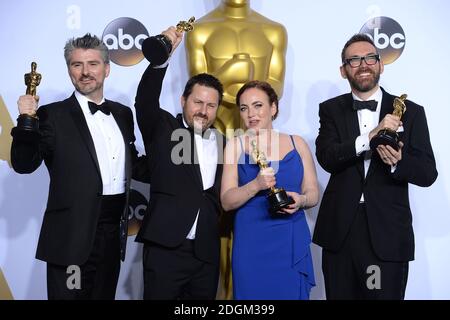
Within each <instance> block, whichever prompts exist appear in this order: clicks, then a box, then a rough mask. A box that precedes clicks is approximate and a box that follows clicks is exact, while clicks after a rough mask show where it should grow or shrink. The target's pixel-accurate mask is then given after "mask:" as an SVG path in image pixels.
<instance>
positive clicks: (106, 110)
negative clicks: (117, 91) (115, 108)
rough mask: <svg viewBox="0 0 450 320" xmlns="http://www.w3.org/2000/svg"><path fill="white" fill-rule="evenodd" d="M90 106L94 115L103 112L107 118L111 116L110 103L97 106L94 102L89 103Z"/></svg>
mask: <svg viewBox="0 0 450 320" xmlns="http://www.w3.org/2000/svg"><path fill="white" fill-rule="evenodd" d="M88 105H89V110H91V113H92V114H95V113H96V112H97V111H99V110H100V111H101V112H103V113H104V114H106V115H107V116H109V114H110V113H111V110H109V106H108V103H107V102H106V101H105V102H103V103H102V104H95V103H94V102H92V101H88Z"/></svg>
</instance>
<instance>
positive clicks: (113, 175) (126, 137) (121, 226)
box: [11, 34, 147, 300]
mask: <svg viewBox="0 0 450 320" xmlns="http://www.w3.org/2000/svg"><path fill="white" fill-rule="evenodd" d="M64 56H65V59H66V63H67V68H68V72H69V76H70V78H71V80H72V83H73V85H74V86H75V92H74V94H72V95H71V96H70V97H69V98H68V99H66V100H63V101H58V102H55V103H51V104H48V105H45V106H42V107H40V108H39V109H37V105H38V97H35V96H32V95H24V96H21V97H20V98H19V101H18V107H19V112H20V114H21V115H33V114H34V113H36V110H37V117H38V119H39V120H38V121H39V132H38V134H37V135H35V134H32V132H31V131H27V130H25V129H24V127H21V125H20V121H19V125H18V126H17V127H15V128H13V130H12V136H13V143H12V147H11V161H12V165H13V168H14V170H15V171H16V172H18V173H32V172H33V171H35V170H36V169H37V168H38V167H39V166H40V165H41V163H42V161H44V162H45V165H46V166H47V169H48V172H49V174H50V188H49V196H48V202H47V209H46V211H45V215H44V219H43V223H42V228H41V233H40V237H39V244H38V248H37V254H36V258H37V259H40V260H43V261H46V262H47V291H48V298H49V299H83V300H84V299H114V297H115V292H116V286H117V281H118V277H119V271H120V260H121V259H122V260H123V259H124V257H125V246H126V240H127V223H128V210H127V208H128V194H129V189H130V179H131V177H132V173H133V177H134V178H139V180H143V179H145V178H146V175H147V171H146V170H147V167H146V159H144V158H141V159H139V161H138V157H137V151H136V148H135V146H134V141H135V137H134V129H133V115H132V112H131V109H130V108H128V107H126V106H124V105H122V104H120V103H117V102H113V101H110V100H106V99H105V98H104V96H103V83H104V80H105V78H106V77H108V75H109V71H110V65H109V53H108V48H107V47H106V46H105V45H104V44H103V42H102V41H101V40H100V39H98V38H97V37H96V36H91V35H90V34H86V35H85V36H83V37H80V38H76V39H75V38H74V39H70V40H69V41H67V43H66V45H65V48H64ZM138 163H142V164H143V165H142V166H139V165H138ZM78 271H80V273H78ZM71 276H73V277H71ZM78 276H80V277H79V280H80V281H79V282H78V280H77V279H78ZM69 277H71V278H70V279H69Z"/></svg>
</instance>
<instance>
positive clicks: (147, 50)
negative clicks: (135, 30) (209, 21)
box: [142, 17, 195, 66]
mask: <svg viewBox="0 0 450 320" xmlns="http://www.w3.org/2000/svg"><path fill="white" fill-rule="evenodd" d="M194 21H195V17H191V18H190V19H189V20H188V21H180V22H178V24H177V26H176V28H177V31H178V32H189V31H192V30H193V29H194V26H193V23H194ZM172 48H173V45H172V42H171V41H170V39H169V38H167V37H166V36H165V35H163V34H159V35H157V36H152V37H148V38H147V39H145V40H144V41H143V42H142V54H143V55H144V57H145V58H146V59H147V60H148V61H150V63H151V64H152V65H155V66H160V65H162V64H163V63H164V62H166V61H167V59H168V58H169V56H170V54H171V53H172Z"/></svg>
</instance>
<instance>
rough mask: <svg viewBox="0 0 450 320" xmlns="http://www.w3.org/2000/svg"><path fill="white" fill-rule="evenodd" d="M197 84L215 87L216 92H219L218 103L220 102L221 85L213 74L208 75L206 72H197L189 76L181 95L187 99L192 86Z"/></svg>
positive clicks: (221, 96) (221, 95)
mask: <svg viewBox="0 0 450 320" xmlns="http://www.w3.org/2000/svg"><path fill="white" fill-rule="evenodd" d="M196 84H198V85H201V86H205V87H208V88H213V89H216V91H217V93H218V94H219V105H220V104H221V103H222V99H223V86H222V83H221V82H220V81H219V79H217V78H216V77H214V76H213V75H210V74H208V73H199V74H197V75H195V76H193V77H191V78H190V79H189V80H188V82H186V86H185V87H184V91H183V97H184V98H185V99H187V98H188V97H189V96H190V95H191V93H192V89H193V88H194V86H195V85H196Z"/></svg>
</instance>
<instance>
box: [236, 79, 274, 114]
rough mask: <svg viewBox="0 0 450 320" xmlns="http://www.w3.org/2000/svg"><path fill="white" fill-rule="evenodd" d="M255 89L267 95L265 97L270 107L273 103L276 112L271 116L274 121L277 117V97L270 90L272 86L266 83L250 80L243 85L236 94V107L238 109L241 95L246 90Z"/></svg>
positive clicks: (272, 90)
mask: <svg viewBox="0 0 450 320" xmlns="http://www.w3.org/2000/svg"><path fill="white" fill-rule="evenodd" d="M251 88H256V89H259V90H262V91H264V92H265V93H266V94H267V97H268V98H269V103H270V105H272V103H275V106H276V107H277V111H276V112H275V115H274V116H273V120H275V119H276V118H277V116H278V95H277V93H276V92H275V90H274V89H273V88H272V86H271V85H270V84H269V83H268V82H266V81H259V80H252V81H249V82H247V83H246V84H244V85H243V86H242V87H241V88H240V89H239V91H238V93H237V94H236V105H237V106H238V107H239V106H240V104H241V95H242V94H243V93H244V92H245V91H246V90H248V89H251Z"/></svg>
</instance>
